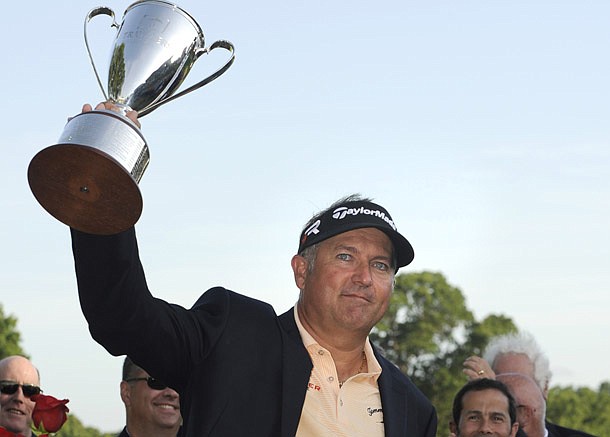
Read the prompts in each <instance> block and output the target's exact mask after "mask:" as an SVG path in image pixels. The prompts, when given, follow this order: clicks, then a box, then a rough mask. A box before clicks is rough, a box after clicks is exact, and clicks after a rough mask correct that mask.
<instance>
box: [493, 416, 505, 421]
mask: <svg viewBox="0 0 610 437" xmlns="http://www.w3.org/2000/svg"><path fill="white" fill-rule="evenodd" d="M493 421H494V422H496V423H504V417H503V416H494V417H493Z"/></svg>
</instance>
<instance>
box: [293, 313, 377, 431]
mask: <svg viewBox="0 0 610 437" xmlns="http://www.w3.org/2000/svg"><path fill="white" fill-rule="evenodd" d="M294 318H295V320H296V323H297V327H298V328H299V333H300V334H301V339H302V340H303V344H304V345H305V348H306V349H307V352H309V356H310V357H311V361H312V363H313V369H312V371H311V375H310V377H309V383H308V385H307V393H306V395H305V404H304V405H303V410H302V411H301V419H300V420H299V427H298V429H297V433H296V436H297V437H331V436H332V437H348V436H349V437H352V436H354V437H355V436H363V437H365V436H366V437H375V436H380V437H381V436H383V435H384V428H383V410H382V408H381V396H380V394H379V387H378V385H377V379H378V378H379V375H381V366H380V365H379V362H378V361H377V359H376V358H375V355H374V354H373V348H372V347H371V344H370V343H369V342H368V340H367V341H366V342H365V346H364V353H365V354H366V360H367V363H368V373H360V374H358V375H354V376H352V377H350V378H349V379H347V380H346V381H345V383H343V386H341V387H339V378H338V377H337V369H336V368H335V362H334V361H333V357H332V356H331V354H330V352H329V351H328V350H327V349H324V348H323V347H322V346H320V345H319V344H318V343H317V342H316V340H315V339H314V338H313V337H312V336H311V335H310V334H309V333H308V332H307V331H306V330H305V328H304V327H303V325H302V324H301V320H300V319H299V314H298V311H297V307H296V305H295V307H294Z"/></svg>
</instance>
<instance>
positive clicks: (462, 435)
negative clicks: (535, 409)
mask: <svg viewBox="0 0 610 437" xmlns="http://www.w3.org/2000/svg"><path fill="white" fill-rule="evenodd" d="M450 428H451V432H453V433H455V434H456V435H457V437H478V436H483V435H485V436H495V437H515V435H516V434H517V429H518V424H517V423H516V422H515V423H514V424H513V425H511V424H510V416H509V413H508V399H507V397H506V396H505V395H504V394H503V393H502V392H501V391H499V390H496V389H485V390H480V391H469V392H467V393H466V394H465V395H464V397H463V398H462V412H461V413H460V422H459V423H458V424H457V425H456V424H455V423H453V422H451V424H450Z"/></svg>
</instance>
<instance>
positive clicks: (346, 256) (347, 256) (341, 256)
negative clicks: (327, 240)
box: [337, 253, 352, 261]
mask: <svg viewBox="0 0 610 437" xmlns="http://www.w3.org/2000/svg"><path fill="white" fill-rule="evenodd" d="M337 258H338V259H340V260H341V261H349V260H350V259H352V256H351V255H350V254H349V253H340V254H339V255H337Z"/></svg>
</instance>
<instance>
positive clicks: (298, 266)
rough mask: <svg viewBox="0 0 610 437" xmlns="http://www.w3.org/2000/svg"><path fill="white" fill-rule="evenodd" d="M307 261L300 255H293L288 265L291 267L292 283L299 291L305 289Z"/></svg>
mask: <svg viewBox="0 0 610 437" xmlns="http://www.w3.org/2000/svg"><path fill="white" fill-rule="evenodd" d="M307 264H308V263H307V260H306V259H305V258H303V257H302V256H301V255H295V256H293V257H292V261H291V262H290V265H291V266H292V273H293V274H294V282H295V284H296V285H297V288H298V289H299V290H302V289H303V288H305V281H306V279H307V271H308V269H307Z"/></svg>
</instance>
